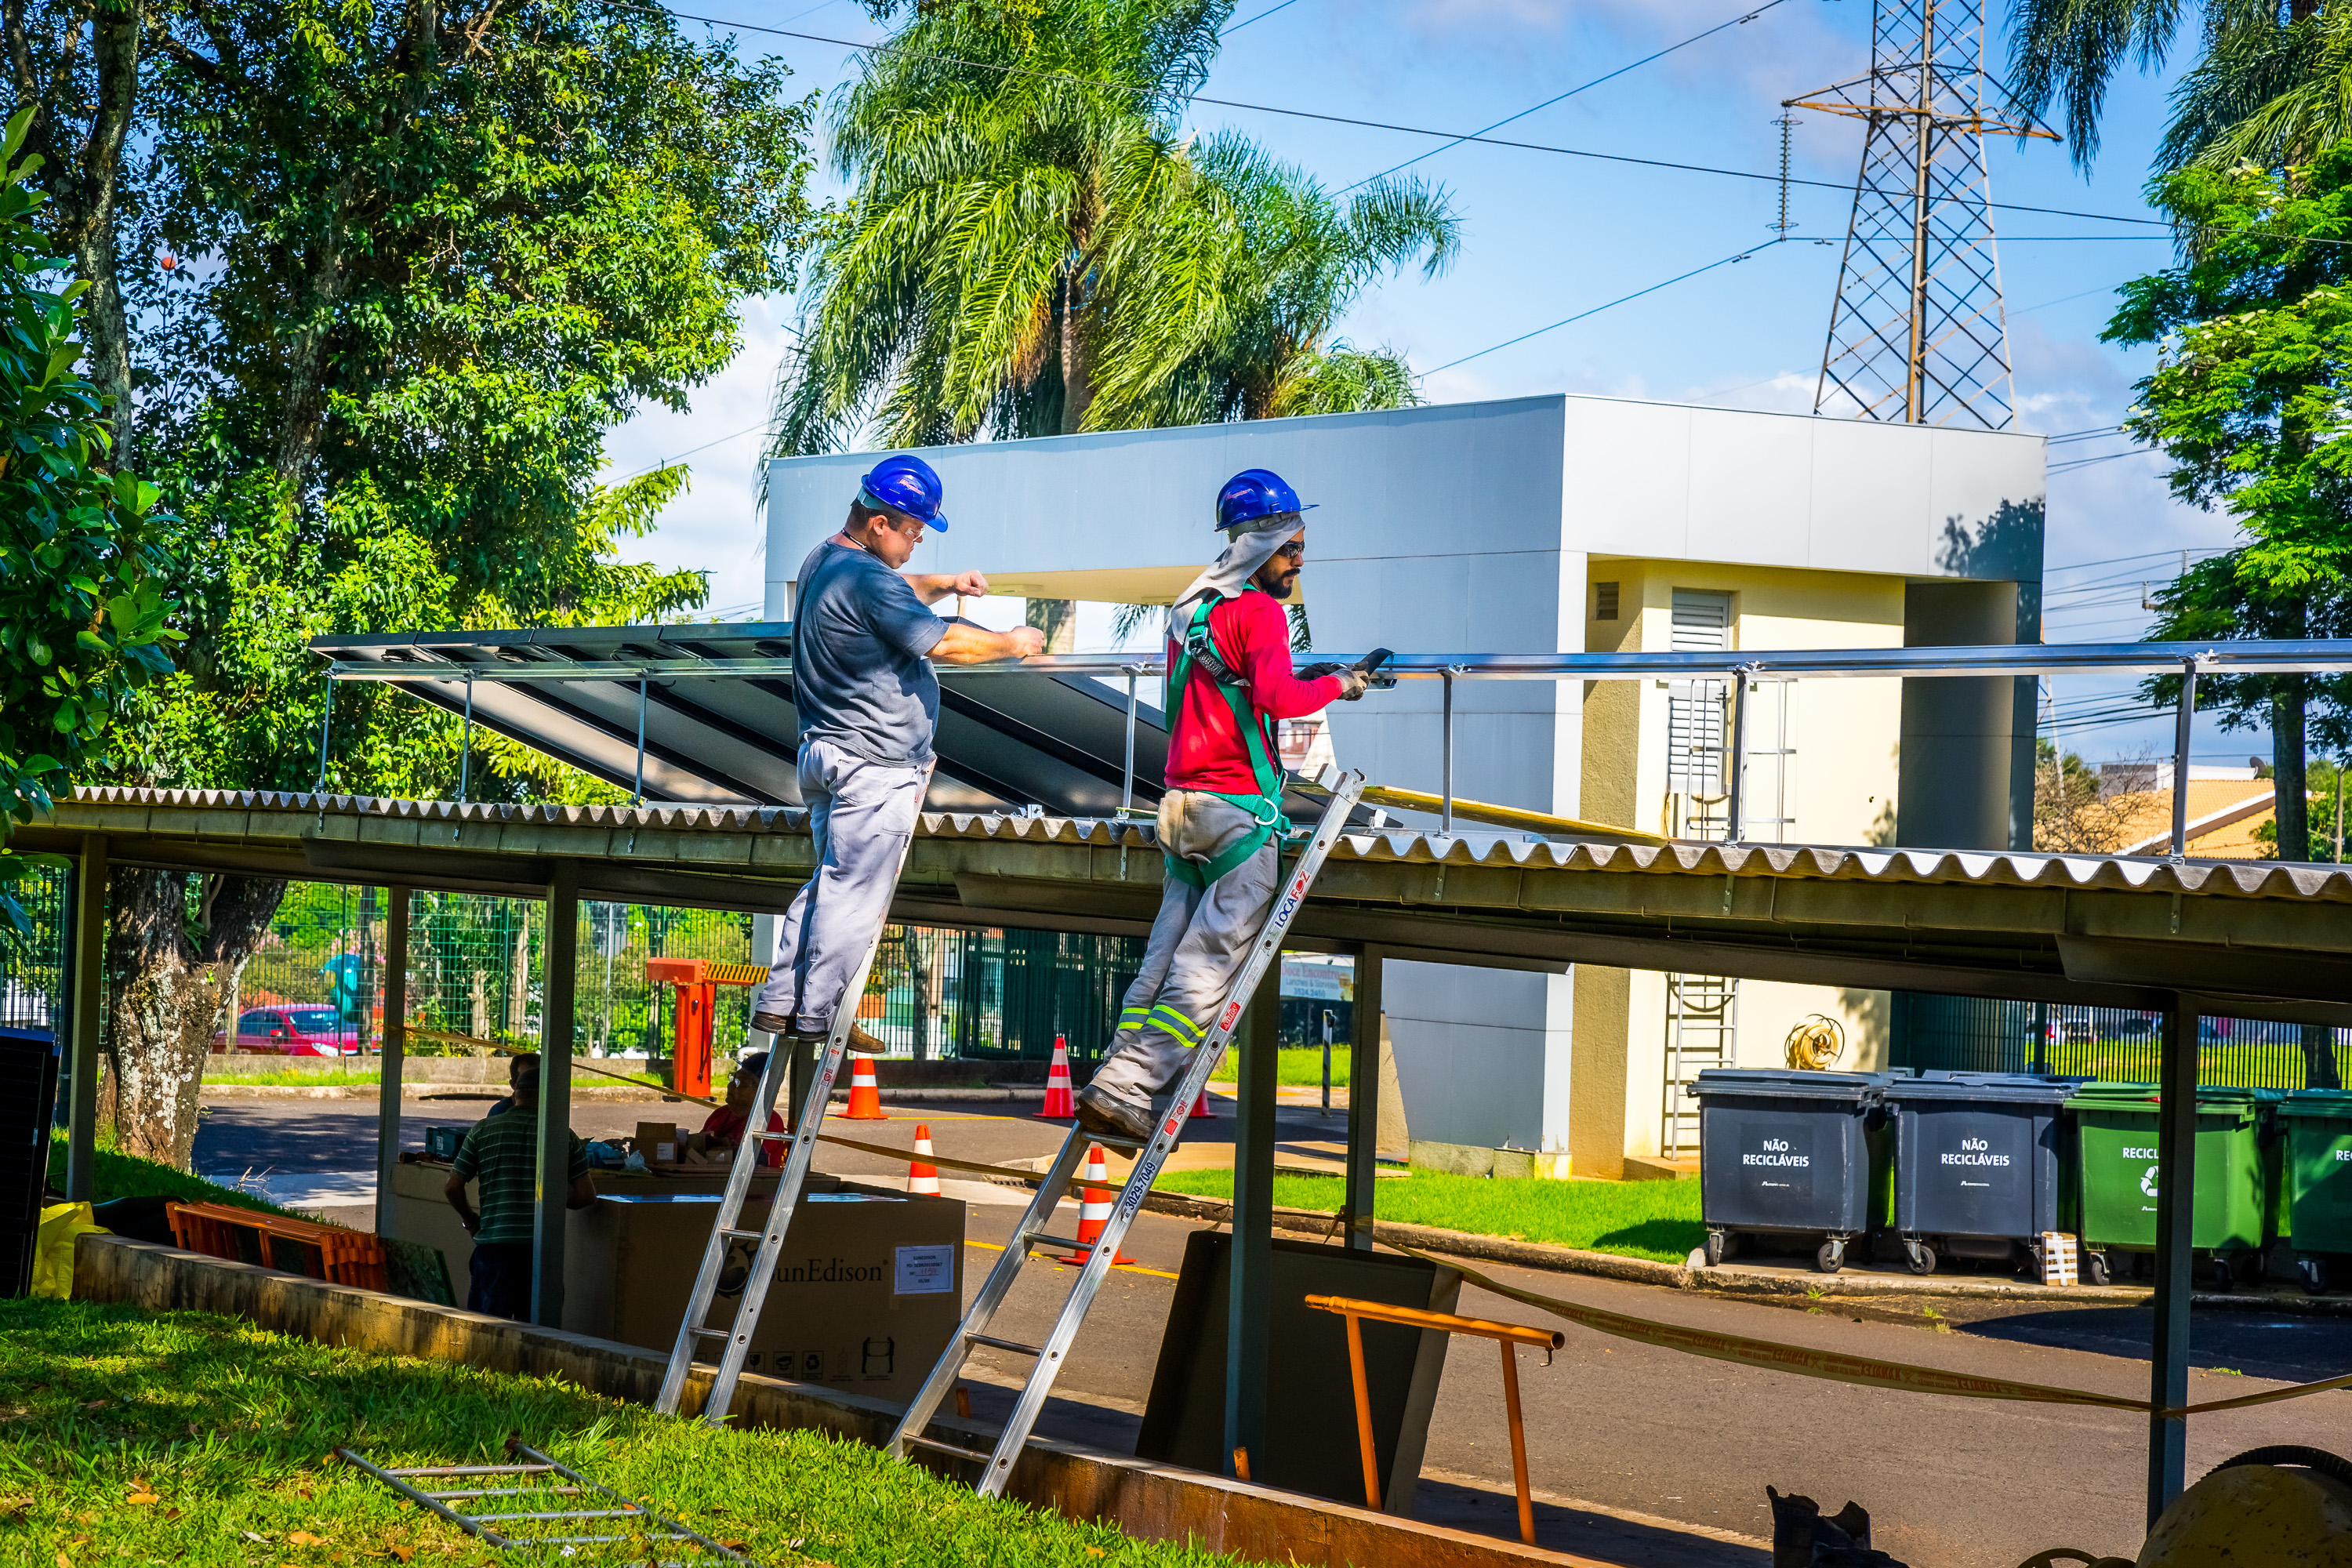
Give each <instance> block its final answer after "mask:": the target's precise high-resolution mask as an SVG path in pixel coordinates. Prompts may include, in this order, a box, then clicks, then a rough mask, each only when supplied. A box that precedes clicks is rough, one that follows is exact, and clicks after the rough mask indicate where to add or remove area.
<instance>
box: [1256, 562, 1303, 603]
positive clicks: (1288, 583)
mask: <svg viewBox="0 0 2352 1568" xmlns="http://www.w3.org/2000/svg"><path fill="white" fill-rule="evenodd" d="M1298 572H1299V569H1298V568H1297V567H1296V566H1291V567H1286V568H1285V569H1284V570H1282V571H1280V572H1260V573H1259V574H1257V577H1256V579H1255V581H1256V583H1257V585H1258V587H1259V589H1260V590H1262V591H1263V592H1264V593H1265V595H1266V596H1267V597H1269V598H1275V599H1287V598H1288V597H1290V590H1291V589H1293V588H1295V587H1297V585H1298Z"/></svg>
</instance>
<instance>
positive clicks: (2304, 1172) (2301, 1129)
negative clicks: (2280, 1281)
mask: <svg viewBox="0 0 2352 1568" xmlns="http://www.w3.org/2000/svg"><path fill="white" fill-rule="evenodd" d="M2278 1116H2279V1125H2280V1129H2281V1131H2283V1132H2284V1134H2285V1136H2284V1139H2283V1140H2282V1143H2283V1150H2282V1152H2283V1154H2284V1165H2285V1172H2284V1176H2285V1183H2284V1185H2285V1193H2284V1201H2283V1202H2282V1204H2281V1205H2280V1211H2279V1233H2280V1234H2281V1235H2282V1236H2285V1237H2292V1238H2293V1240H2294V1266H2295V1268H2296V1270H2297V1271H2298V1272H2300V1273H2301V1274H2302V1276H2303V1283H2304V1287H2305V1289H2308V1290H2310V1291H2311V1292H2312V1293H2313V1294H2315V1295H2316V1294H2317V1293H2319V1292H2320V1291H2322V1290H2325V1289H2327V1275H2328V1267H2329V1257H2328V1255H2329V1254H2337V1255H2341V1254H2346V1253H2352V1092H2347V1090H2344V1089H2297V1090H2296V1091H2295V1092H2294V1093H2293V1094H2290V1095H2288V1096H2287V1097H2286V1098H2285V1099H2284V1100H2281V1101H2280V1102H2279V1104H2278Z"/></svg>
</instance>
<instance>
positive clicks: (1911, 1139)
mask: <svg viewBox="0 0 2352 1568" xmlns="http://www.w3.org/2000/svg"><path fill="white" fill-rule="evenodd" d="M2083 1082H2084V1080H2083V1079H2075V1078H2051V1077H2042V1076H2039V1075H2036V1074H2032V1073H1996V1072H1927V1073H1923V1074H1921V1075H1920V1076H1919V1077H1917V1078H1895V1079H1888V1080H1887V1083H1886V1087H1885V1090H1884V1092H1883V1100H1884V1102H1885V1107H1886V1112H1887V1120H1888V1122H1889V1125H1890V1127H1891V1129H1892V1131H1893V1132H1894V1135H1895V1198H1894V1213H1893V1215H1891V1216H1890V1218H1889V1222H1888V1228H1889V1229H1891V1230H1893V1231H1894V1232H1895V1235H1896V1236H1897V1237H1900V1238H1901V1240H1902V1243H1903V1252H1904V1259H1905V1261H1906V1263H1908V1264H1909V1266H1910V1268H1911V1272H1912V1273H1914V1274H1932V1273H1934V1272H1935V1268H1936V1255H1937V1251H1938V1250H1939V1249H1940V1250H1941V1251H1942V1252H1943V1253H1944V1254H1945V1255H1946V1256H1948V1257H1952V1258H1987V1259H1997V1260H2001V1261H2011V1262H2013V1261H2015V1260H2016V1258H2018V1256H2019V1253H2020V1249H2021V1248H2022V1247H2027V1246H2029V1245H2031V1243H2032V1239H2033V1238H2034V1237H2037V1236H2039V1235H2040V1234H2041V1233H2042V1232H2043V1231H2045V1230H2064V1229H2067V1228H2070V1227H2069V1226H2066V1225H2063V1224H2062V1223H2061V1219H2062V1205H2063V1204H2064V1203H2065V1200H2066V1196H2067V1193H2066V1183H2065V1180H2064V1172H2065V1159H2064V1156H2065V1153H2066V1148H2065V1144H2064V1142H2063V1140H2064V1139H2065V1138H2066V1136H2067V1135H2068V1132H2069V1129H2070V1127H2071V1121H2070V1120H2069V1119H2068V1118H2065V1117H2063V1116H2061V1115H2060V1114H2059V1112H2060V1110H2062V1109H2063V1107H2064V1105H2065V1103H2066V1100H2067V1097H2068V1096H2069V1095H2071V1094H2073V1093H2074V1092H2075V1090H2076V1089H2078V1088H2079V1087H2080V1086H2081V1085H2082V1083H2083Z"/></svg>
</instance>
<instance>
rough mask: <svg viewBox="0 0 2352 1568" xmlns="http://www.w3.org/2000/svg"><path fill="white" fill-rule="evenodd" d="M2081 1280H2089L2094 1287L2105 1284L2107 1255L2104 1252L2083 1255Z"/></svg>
mask: <svg viewBox="0 0 2352 1568" xmlns="http://www.w3.org/2000/svg"><path fill="white" fill-rule="evenodd" d="M2083 1278H2084V1279H2087V1280H2089V1281H2090V1282H2091V1283H2092V1284H2094V1285H2104V1284H2105V1283H2106V1282H2107V1255H2106V1254H2105V1253H2104V1252H2086V1253H2084V1255H2083Z"/></svg>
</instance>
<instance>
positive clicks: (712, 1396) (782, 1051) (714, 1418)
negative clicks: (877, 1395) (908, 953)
mask: <svg viewBox="0 0 2352 1568" xmlns="http://www.w3.org/2000/svg"><path fill="white" fill-rule="evenodd" d="M917 825H918V826H920V816H919V815H918V818H917ZM914 848H915V835H914V834H913V833H912V832H909V833H908V835H907V842H906V844H905V845H904V846H903V847H901V848H900V849H899V851H898V866H897V868H895V869H894V870H893V871H892V872H891V877H890V879H891V882H892V885H893V886H894V887H895V886H896V885H897V882H898V879H899V878H900V877H902V876H904V875H905V874H906V870H907V858H908V856H909V855H911V854H913V853H914ZM811 875H814V872H812V873H811ZM886 929H887V922H886V924H885V926H881V927H877V928H876V930H875V932H874V941H873V942H872V943H871V944H870V945H869V946H868V947H867V948H866V956H865V957H864V958H862V959H860V960H859V961H858V964H857V972H856V973H855V974H853V975H852V976H850V980H849V987H848V989H847V990H845V991H844V992H843V993H842V994H841V1005H840V1006H839V1007H838V1008H837V1009H836V1010H835V1013H834V1016H833V1032H832V1033H831V1034H829V1035H827V1036H826V1037H825V1042H824V1056H823V1057H822V1058H820V1059H819V1060H818V1062H817V1068H816V1072H815V1075H814V1080H813V1081H812V1082H811V1083H810V1084H809V1087H808V1099H807V1100H806V1101H805V1102H804V1103H803V1105H802V1106H801V1114H800V1120H799V1121H797V1122H796V1123H794V1124H793V1128H792V1130H791V1131H784V1132H771V1131H768V1130H767V1129H768V1116H769V1114H770V1112H771V1111H772V1110H773V1109H774V1107H775V1103H776V1089H777V1088H778V1078H779V1074H787V1075H788V1074H789V1073H790V1072H791V1071H792V1066H791V1063H790V1062H789V1061H786V1060H785V1059H784V1058H786V1056H787V1055H788V1048H787V1042H786V1038H785V1037H783V1036H782V1035H779V1036H777V1037H776V1043H775V1046H774V1047H773V1048H772V1049H771V1050H770V1051H769V1052H768V1065H767V1066H766V1067H765V1068H762V1069H761V1073H760V1089H759V1093H758V1095H757V1096H756V1097H755V1098H754V1100H752V1104H751V1118H750V1120H749V1121H746V1122H745V1123H744V1125H743V1142H741V1143H740V1144H739V1145H737V1148H736V1152H735V1163H734V1165H733V1166H732V1167H731V1168H730V1170H729V1171H728V1173H727V1191H726V1192H725V1193H724V1194H721V1195H720V1197H719V1215H718V1217H717V1218H716V1219H715V1220H713V1221H712V1222H711V1226H710V1240H709V1243H708V1244H707V1245H706V1246H705V1247H703V1249H702V1271H701V1272H700V1273H699V1274H697V1275H696V1276H695V1279H694V1293H693V1294H692V1295H691V1296H689V1297H688V1298H687V1303H686V1316H685V1317H684V1318H683V1319H682V1320H680V1321H679V1323H678V1326H677V1344H675V1345H674V1346H672V1347H671V1349H670V1352H669V1369H668V1370H667V1372H665V1373H663V1374H662V1385H661V1393H660V1394H658V1395H657V1396H656V1398H655V1400H654V1408H655V1409H656V1410H658V1411H660V1412H661V1413H662V1414H663V1415H677V1413H678V1405H679V1404H680V1403H681V1402H682V1401H683V1400H684V1399H685V1397H686V1382H687V1379H688V1376H690V1375H691V1374H692V1373H693V1371H694V1365H695V1363H696V1361H697V1360H698V1356H697V1354H696V1352H698V1351H699V1350H700V1349H701V1347H702V1342H703V1341H705V1340H724V1341H725V1342H726V1348H725V1349H724V1350H722V1351H721V1352H719V1361H718V1371H717V1372H716V1373H713V1374H712V1377H711V1380H710V1392H709V1394H708V1395H706V1396H705V1397H704V1399H703V1402H702V1412H701V1415H702V1419H703V1420H704V1421H705V1422H707V1423H709V1425H710V1426H719V1425H720V1424H721V1423H723V1422H724V1421H725V1420H726V1419H727V1412H728V1410H729V1408H730V1406H731V1405H733V1404H734V1403H735V1384H736V1381H737V1380H738V1379H739V1378H740V1377H741V1376H742V1375H743V1361H744V1358H745V1356H746V1355H748V1354H749V1353H750V1352H751V1335H752V1333H753V1332H754V1331H756V1330H757V1329H758V1328H759V1326H760V1309H761V1306H763V1305H764V1304H765V1303H766V1301H767V1299H768V1286H769V1285H770V1284H771V1283H772V1281H773V1280H774V1279H775V1277H776V1259H777V1258H778V1257H779V1256H780V1255H781V1254H782V1251H783V1248H784V1233H785V1232H786V1231H787V1230H789V1229H791V1228H792V1224H793V1211H794V1210H795V1209H797V1208H799V1207H800V1202H801V1189H802V1188H803V1186H805V1185H806V1184H808V1173H809V1166H810V1164H811V1163H812V1162H814V1160H815V1158H816V1138H817V1133H818V1132H819V1131H821V1130H822V1129H823V1128H824V1111H825V1106H826V1105H827V1104H828V1103H829V1102H830V1101H831V1100H832V1099H833V1080H834V1079H835V1078H836V1077H838V1076H839V1075H840V1072H841V1058H842V1057H843V1055H844V1054H845V1052H846V1051H847V1050H848V1048H849V1033H850V1029H851V1027H852V1026H854V1025H855V1024H856V1021H857V999H858V998H859V997H860V996H863V995H865V994H866V976H867V975H868V974H869V973H872V971H873V968H874V956H875V954H876V953H877V952H880V951H881V949H882V936H883V931H885V930H886ZM782 1142H789V1143H790V1144H791V1145H792V1146H793V1147H792V1152H791V1153H790V1154H789V1155H787V1156H786V1157H785V1160H784V1168H783V1172H782V1174H781V1175H780V1176H779V1177H778V1178H777V1181H776V1195H775V1198H774V1200H773V1201H772V1202H771V1203H770V1204H769V1205H768V1224H767V1228H766V1229H765V1230H744V1229H741V1228H740V1226H739V1223H738V1222H739V1221H740V1220H741V1219H742V1217H743V1203H744V1200H745V1199H746V1198H748V1197H749V1196H750V1195H751V1177H752V1175H753V1173H756V1172H757V1171H758V1170H759V1169H760V1168H761V1165H762V1164H764V1163H765V1161H764V1160H762V1159H761V1157H760V1156H761V1155H762V1154H764V1153H765V1152H766V1148H767V1145H768V1144H770V1143H782ZM752 1237H759V1240H760V1247H759V1250H758V1251H757V1252H756V1253H754V1254H753V1255H752V1258H751V1273H750V1274H749V1275H747V1276H746V1277H745V1279H744V1280H743V1295H742V1299H741V1300H740V1301H738V1302H737V1303H736V1306H735V1321H734V1322H732V1323H731V1324H730V1325H728V1326H727V1327H726V1328H723V1329H714V1328H712V1327H710V1307H711V1303H712V1302H713V1301H715V1300H717V1299H718V1296H719V1276H720V1275H721V1274H722V1273H723V1272H725V1270H726V1266H727V1254H728V1252H729V1250H730V1248H732V1247H733V1246H734V1245H735V1243H737V1242H739V1241H748V1240H750V1239H751V1238H752ZM706 1364H708V1363H706Z"/></svg>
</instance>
